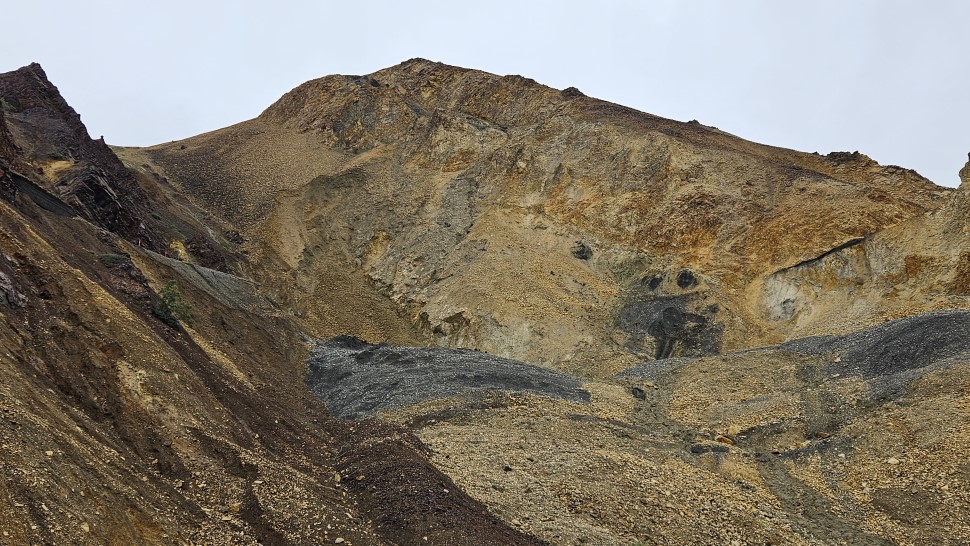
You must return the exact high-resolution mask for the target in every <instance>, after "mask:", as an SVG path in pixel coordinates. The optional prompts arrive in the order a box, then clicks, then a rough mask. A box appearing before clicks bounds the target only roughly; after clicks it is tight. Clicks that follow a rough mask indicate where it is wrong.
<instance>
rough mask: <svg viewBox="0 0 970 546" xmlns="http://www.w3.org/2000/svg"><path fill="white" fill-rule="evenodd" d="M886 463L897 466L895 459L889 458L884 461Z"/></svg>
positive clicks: (897, 462)
mask: <svg viewBox="0 0 970 546" xmlns="http://www.w3.org/2000/svg"><path fill="white" fill-rule="evenodd" d="M886 462H887V463H889V464H899V459H897V458H896V457H890V458H888V459H886Z"/></svg>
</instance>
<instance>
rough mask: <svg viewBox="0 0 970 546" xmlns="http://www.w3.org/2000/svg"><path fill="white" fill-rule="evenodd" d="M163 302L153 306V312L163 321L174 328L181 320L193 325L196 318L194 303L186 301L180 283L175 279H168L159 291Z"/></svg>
mask: <svg viewBox="0 0 970 546" xmlns="http://www.w3.org/2000/svg"><path fill="white" fill-rule="evenodd" d="M158 297H159V298H161V302H159V304H158V305H156V306H155V307H153V308H152V313H153V314H154V315H155V316H156V317H158V318H159V319H160V320H161V321H162V322H164V323H165V324H168V325H169V326H171V327H172V328H177V327H178V325H179V321H181V322H184V323H185V324H188V325H189V326H192V325H193V324H195V319H193V318H192V304H191V303H189V302H187V301H185V298H183V297H182V292H181V291H180V290H179V285H178V283H176V282H175V281H174V280H172V281H168V283H166V284H165V286H163V287H162V289H161V290H159V291H158Z"/></svg>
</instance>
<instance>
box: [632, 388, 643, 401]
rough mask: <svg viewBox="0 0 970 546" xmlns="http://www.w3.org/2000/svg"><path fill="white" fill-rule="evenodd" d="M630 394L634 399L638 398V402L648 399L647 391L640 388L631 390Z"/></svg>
mask: <svg viewBox="0 0 970 546" xmlns="http://www.w3.org/2000/svg"><path fill="white" fill-rule="evenodd" d="M630 394H632V395H633V397H634V398H636V399H637V400H646V399H647V391H645V390H643V389H642V388H640V387H633V388H632V389H630Z"/></svg>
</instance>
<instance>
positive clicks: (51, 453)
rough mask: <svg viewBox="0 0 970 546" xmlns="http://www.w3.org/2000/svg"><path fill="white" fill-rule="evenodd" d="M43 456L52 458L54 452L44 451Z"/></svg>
mask: <svg viewBox="0 0 970 546" xmlns="http://www.w3.org/2000/svg"><path fill="white" fill-rule="evenodd" d="M44 454H45V455H47V456H48V457H53V456H54V452H53V451H45V452H44Z"/></svg>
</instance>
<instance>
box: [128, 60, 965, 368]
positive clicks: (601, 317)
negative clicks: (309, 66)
mask: <svg viewBox="0 0 970 546" xmlns="http://www.w3.org/2000/svg"><path fill="white" fill-rule="evenodd" d="M141 153H144V154H145V155H147V156H148V158H150V159H151V161H152V163H153V164H154V166H155V169H156V170H157V172H160V173H163V174H165V175H167V176H168V177H169V178H170V179H171V180H173V181H174V183H175V184H177V185H178V186H179V187H180V188H181V189H183V190H184V191H185V192H186V193H187V194H188V195H190V196H192V198H193V199H194V200H195V202H196V203H197V204H198V205H199V206H200V207H203V208H206V209H208V210H213V211H215V212H216V213H217V214H219V216H220V217H221V218H222V219H224V220H225V221H226V222H228V223H230V224H232V225H234V226H236V227H237V228H238V229H239V230H240V231H241V232H242V233H243V234H244V236H245V238H246V239H247V241H248V247H246V248H248V250H249V251H250V255H251V256H252V257H253V259H254V266H255V267H256V268H259V267H260V266H261V265H262V264H265V265H266V267H267V268H268V269H270V270H271V272H270V273H269V274H268V275H266V276H265V277H266V279H267V280H269V278H270V277H273V278H277V277H279V275H278V271H279V270H280V269H282V270H284V271H286V272H287V273H286V274H287V275H292V282H289V283H288V284H286V285H281V286H279V287H278V288H276V287H274V289H273V290H274V291H275V292H276V297H278V298H279V299H280V300H281V301H284V300H285V301H287V302H288V304H289V305H291V306H292V307H294V308H296V309H299V310H300V311H301V312H304V313H306V314H307V315H308V317H310V318H311V319H312V318H314V315H315V314H317V313H319V312H320V310H319V304H318V303H317V302H319V301H321V300H323V301H326V299H327V296H326V295H324V294H321V293H319V290H329V287H328V286H327V285H325V284H320V283H318V279H319V278H320V274H321V273H323V272H326V271H330V270H331V269H332V268H334V267H343V268H346V267H348V266H349V267H350V268H351V269H352V273H354V274H356V275H361V276H364V277H366V278H367V279H368V281H369V283H370V284H372V285H373V286H376V287H377V288H379V289H380V291H381V293H382V294H383V295H385V296H386V297H388V298H390V299H391V300H393V301H394V302H396V303H397V304H398V305H399V306H400V308H401V309H402V310H403V311H402V312H403V313H405V316H406V318H408V320H409V322H411V323H412V324H414V325H416V326H417V327H418V329H419V333H420V334H421V335H423V336H424V337H425V338H426V339H428V340H429V341H430V342H432V343H434V344H437V345H443V346H457V347H476V348H480V349H483V350H487V351H489V352H491V353H494V354H499V355H502V356H506V357H511V358H519V359H524V360H527V361H530V362H536V363H542V364H545V365H550V366H555V367H558V368H562V369H568V370H570V371H575V372H578V373H581V374H584V375H599V376H607V375H609V374H612V373H614V372H616V371H619V369H622V368H623V367H625V366H627V365H630V364H633V363H635V362H637V361H639V360H642V359H644V358H654V357H657V356H671V355H673V356H680V355H703V354H714V353H718V352H721V351H723V350H731V349H738V348H743V347H750V346H754V345H758V344H765V343H771V342H778V341H783V340H785V339H788V338H790V337H792V335H793V334H796V333H797V334H800V335H805V334H809V333H828V332H830V331H832V330H833V328H834V329H837V330H840V331H845V330H848V329H850V328H852V327H862V326H866V325H869V324H872V323H874V322H876V321H879V320H881V317H879V316H878V315H877V313H875V312H874V311H869V316H864V317H855V316H853V317H852V318H853V319H856V320H853V321H852V322H849V321H844V322H843V321H841V320H840V319H838V318H834V317H831V316H829V314H826V315H825V316H824V317H820V316H817V315H815V314H813V313H812V310H811V309H809V308H806V306H807V307H811V303H812V302H809V301H803V300H804V299H805V298H789V297H788V294H787V292H786V291H785V290H786V288H785V287H779V283H778V282H776V281H777V280H778V279H780V278H783V277H785V275H786V274H788V273H790V272H791V271H792V270H799V271H801V270H804V269H806V267H805V266H811V265H812V264H815V263H817V262H818V261H820V260H822V259H823V258H824V257H825V256H827V255H829V254H830V253H832V252H833V250H835V249H838V248H840V247H843V246H846V247H851V246H853V245H855V244H857V243H859V242H860V241H862V240H865V239H866V238H867V237H871V236H872V235H873V234H874V233H876V232H878V231H880V230H881V229H884V228H886V227H889V226H892V225H896V224H899V223H900V222H903V221H905V220H907V219H909V218H913V217H916V216H921V215H924V214H926V213H927V212H931V211H935V210H937V209H939V208H940V207H942V206H943V204H944V203H945V202H946V200H947V197H948V195H949V194H950V193H951V192H950V190H947V189H945V188H940V187H937V186H935V185H933V184H932V183H930V182H929V181H927V180H925V179H923V178H921V177H920V176H919V175H917V174H916V173H914V172H912V171H908V170H905V169H901V168H898V167H882V166H879V165H877V164H876V163H874V162H873V161H871V160H870V159H868V158H867V157H865V156H863V155H861V154H858V153H853V154H847V153H835V154H829V155H828V156H819V155H814V154H805V153H798V152H793V151H790V150H784V149H779V148H773V147H769V146H764V145H759V144H754V143H751V142H747V141H744V140H742V139H739V138H737V137H734V136H732V135H729V134H726V133H724V132H722V131H719V130H717V129H716V128H713V127H706V126H704V125H701V124H699V123H696V122H690V123H679V122H674V121H670V120H665V119H661V118H658V117H655V116H651V115H649V114H644V113H641V112H636V111H634V110H630V109H628V108H624V107H621V106H617V105H614V104H609V103H605V102H603V101H599V100H596V99H592V98H588V97H585V96H583V95H582V93H580V92H578V91H577V90H575V89H570V90H566V91H562V92H560V91H558V90H555V89H551V88H548V87H545V86H542V85H540V84H537V83H535V82H534V81H532V80H528V79H526V78H522V77H518V76H506V77H498V76H494V75H491V74H487V73H483V72H477V71H471V70H465V69H460V68H455V67H449V66H445V65H440V64H436V63H431V62H428V61H423V60H413V61H408V62H406V63H403V64H401V65H399V66H396V67H393V68H390V69H387V70H382V71H379V72H377V73H375V74H373V75H371V76H367V77H346V76H330V77H326V78H322V79H320V80H314V81H311V82H308V83H306V84H304V85H302V86H300V87H298V88H296V89H294V90H293V91H291V92H290V93H288V94H287V95H286V96H284V97H283V98H282V99H280V100H279V101H278V102H277V103H276V104H274V105H272V106H271V107H270V108H268V109H267V110H266V111H265V112H264V113H263V114H262V115H261V116H260V117H259V118H257V119H255V120H252V121H249V122H245V123H242V124H239V125H236V126H233V127H230V128H227V129H224V130H221V131H216V132H213V133H209V134H205V135H200V136H199V137H195V138H192V139H188V140H186V141H184V142H179V143H172V144H167V145H162V146H158V147H155V148H149V149H147V150H145V151H144V152H141ZM255 275H256V276H257V277H259V276H260V273H259V271H256V272H255ZM270 282H272V281H270ZM263 284H264V285H266V286H268V283H266V282H263ZM779 292H781V293H780V294H779ZM789 299H792V300H796V301H787V300H789ZM329 311H330V310H329V308H327V312H328V313H329ZM664 313H666V315H664ZM796 315H797V316H796ZM665 316H666V317H667V319H666V320H665V319H664V317H665ZM310 322H311V323H312V322H313V321H312V320H311V321H310ZM343 323H345V322H343ZM795 323H797V324H798V325H799V328H798V330H797V332H795V331H793V330H792V325H793V324H795ZM335 333H340V332H335ZM347 333H350V332H347ZM369 337H370V338H371V339H373V340H380V338H374V336H373V335H370V336H369Z"/></svg>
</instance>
